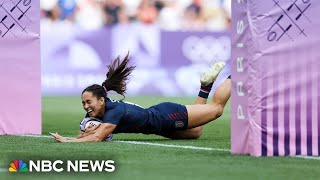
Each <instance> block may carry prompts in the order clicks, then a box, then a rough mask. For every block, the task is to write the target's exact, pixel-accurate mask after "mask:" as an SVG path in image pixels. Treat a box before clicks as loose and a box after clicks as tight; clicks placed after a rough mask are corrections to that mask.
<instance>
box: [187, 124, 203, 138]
mask: <svg viewBox="0 0 320 180" xmlns="http://www.w3.org/2000/svg"><path fill="white" fill-rule="evenodd" d="M201 135H202V127H199V128H194V129H193V130H192V133H191V137H190V138H191V139H198V138H200V137H201Z"/></svg>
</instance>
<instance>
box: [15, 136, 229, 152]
mask: <svg viewBox="0 0 320 180" xmlns="http://www.w3.org/2000/svg"><path fill="white" fill-rule="evenodd" d="M20 136H26V137H40V138H41V137H42V138H52V136H46V135H20ZM66 138H70V139H72V138H74V137H66ZM112 142H118V143H126V144H138V145H149V146H161V147H170V148H182V149H194V150H206V151H223V152H230V150H229V149H220V148H209V147H199V146H179V145H174V144H160V143H150V142H143V141H120V140H113V141H112Z"/></svg>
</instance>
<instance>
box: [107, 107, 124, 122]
mask: <svg viewBox="0 0 320 180" xmlns="http://www.w3.org/2000/svg"><path fill="white" fill-rule="evenodd" d="M124 115H125V107H124V106H123V104H118V105H117V106H116V107H114V108H112V109H108V110H107V111H106V112H105V114H104V116H103V123H111V124H114V125H118V124H119V122H120V120H121V118H122V117H123V116H124Z"/></svg>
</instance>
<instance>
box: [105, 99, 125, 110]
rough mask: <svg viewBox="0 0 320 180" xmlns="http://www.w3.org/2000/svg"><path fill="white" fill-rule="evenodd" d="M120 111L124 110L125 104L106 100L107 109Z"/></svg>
mask: <svg viewBox="0 0 320 180" xmlns="http://www.w3.org/2000/svg"><path fill="white" fill-rule="evenodd" d="M115 108H116V109H119V108H124V105H123V102H122V101H118V100H113V99H110V98H106V109H107V110H108V109H115Z"/></svg>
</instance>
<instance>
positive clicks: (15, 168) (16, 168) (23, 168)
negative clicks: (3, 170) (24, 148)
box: [9, 160, 29, 172]
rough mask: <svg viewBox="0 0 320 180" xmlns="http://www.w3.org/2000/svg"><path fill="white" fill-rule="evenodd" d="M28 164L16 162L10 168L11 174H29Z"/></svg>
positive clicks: (20, 161)
mask: <svg viewBox="0 0 320 180" xmlns="http://www.w3.org/2000/svg"><path fill="white" fill-rule="evenodd" d="M28 171H29V169H28V167H27V164H26V163H24V162H23V161H22V160H14V161H13V162H12V163H11V164H10V167H9V172H28Z"/></svg>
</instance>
